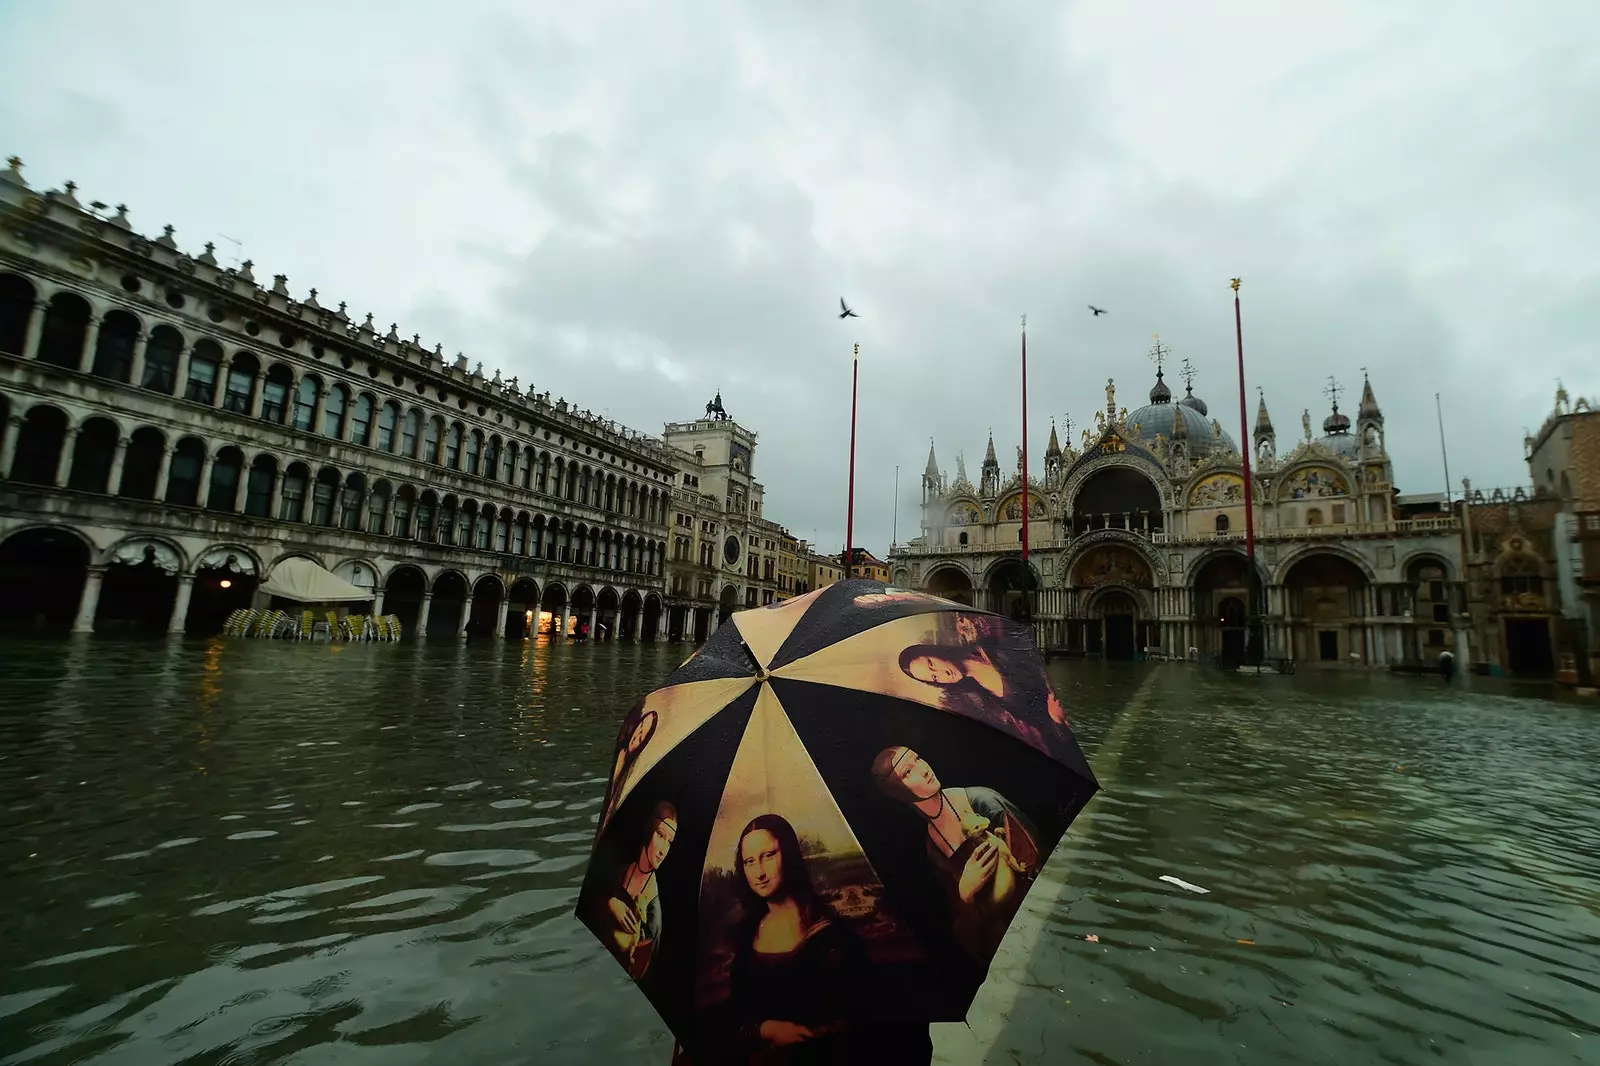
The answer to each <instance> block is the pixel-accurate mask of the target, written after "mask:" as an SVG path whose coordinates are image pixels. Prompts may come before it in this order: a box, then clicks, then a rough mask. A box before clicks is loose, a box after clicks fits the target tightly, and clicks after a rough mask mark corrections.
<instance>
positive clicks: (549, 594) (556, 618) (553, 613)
mask: <svg viewBox="0 0 1600 1066" xmlns="http://www.w3.org/2000/svg"><path fill="white" fill-rule="evenodd" d="M539 609H540V619H541V625H540V627H539V632H541V633H545V634H547V635H549V636H550V637H551V639H553V640H559V639H561V638H562V637H565V636H566V635H567V633H568V632H570V630H569V628H568V627H567V626H565V625H563V621H564V620H565V619H566V616H567V589H566V586H564V585H546V586H545V587H544V598H543V599H541V600H540V601H539Z"/></svg>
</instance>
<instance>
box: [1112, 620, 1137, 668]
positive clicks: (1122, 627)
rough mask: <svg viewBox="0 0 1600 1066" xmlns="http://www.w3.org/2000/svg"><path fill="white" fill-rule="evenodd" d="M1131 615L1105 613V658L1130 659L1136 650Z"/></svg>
mask: <svg viewBox="0 0 1600 1066" xmlns="http://www.w3.org/2000/svg"><path fill="white" fill-rule="evenodd" d="M1133 630H1134V626H1133V615H1131V614H1108V615H1106V658H1107V659H1132V658H1134V657H1135V653H1136V652H1137V651H1138V644H1137V642H1136V641H1135V640H1134V637H1133Z"/></svg>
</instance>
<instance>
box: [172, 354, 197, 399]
mask: <svg viewBox="0 0 1600 1066" xmlns="http://www.w3.org/2000/svg"><path fill="white" fill-rule="evenodd" d="M193 354H194V347H193V346H192V345H191V346H190V347H188V348H181V349H179V351H178V365H177V366H175V367H173V369H172V394H173V395H174V396H176V397H177V398H178V399H180V400H181V399H183V398H184V397H185V396H187V395H188V394H189V357H190V356H191V355H193Z"/></svg>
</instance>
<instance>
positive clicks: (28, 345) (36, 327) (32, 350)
mask: <svg viewBox="0 0 1600 1066" xmlns="http://www.w3.org/2000/svg"><path fill="white" fill-rule="evenodd" d="M49 313H50V305H49V304H47V303H44V302H43V301H40V302H39V303H36V304H34V305H33V313H32V314H31V315H29V316H28V337H27V339H26V340H24V341H23V342H22V351H20V352H18V353H17V354H18V355H20V356H22V357H23V358H24V359H37V358H39V338H41V337H42V336H44V317H45V315H47V314H49Z"/></svg>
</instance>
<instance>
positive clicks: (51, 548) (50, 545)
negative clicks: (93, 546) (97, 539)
mask: <svg viewBox="0 0 1600 1066" xmlns="http://www.w3.org/2000/svg"><path fill="white" fill-rule="evenodd" d="M88 572H89V546H88V545H87V544H85V543H84V542H83V540H82V538H80V537H78V536H77V535H76V534H74V533H70V532H68V531H66V530H64V529H25V530H23V531H22V532H20V533H13V534H12V535H11V536H9V537H7V538H6V539H5V542H4V543H0V628H4V629H5V630H7V631H10V632H22V633H67V632H70V631H71V629H72V623H73V621H74V619H75V618H76V617H77V614H78V603H79V600H80V599H81V598H82V596H83V585H84V580H85V578H86V577H87V575H88Z"/></svg>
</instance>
